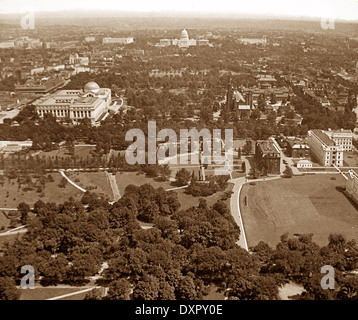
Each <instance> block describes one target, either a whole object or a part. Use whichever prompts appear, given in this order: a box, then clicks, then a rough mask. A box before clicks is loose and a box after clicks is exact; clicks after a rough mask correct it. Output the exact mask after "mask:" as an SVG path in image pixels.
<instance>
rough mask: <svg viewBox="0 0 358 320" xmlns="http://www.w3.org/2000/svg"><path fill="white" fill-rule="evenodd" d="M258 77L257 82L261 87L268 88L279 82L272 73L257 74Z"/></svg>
mask: <svg viewBox="0 0 358 320" xmlns="http://www.w3.org/2000/svg"><path fill="white" fill-rule="evenodd" d="M256 79H257V83H258V85H259V86H260V88H267V87H272V86H275V85H276V83H277V80H276V78H275V77H274V76H271V75H266V74H264V75H262V74H260V75H258V76H256Z"/></svg>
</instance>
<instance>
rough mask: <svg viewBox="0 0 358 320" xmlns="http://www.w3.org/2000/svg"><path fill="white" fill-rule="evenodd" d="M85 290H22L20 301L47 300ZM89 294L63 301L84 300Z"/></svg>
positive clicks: (74, 296)
mask: <svg viewBox="0 0 358 320" xmlns="http://www.w3.org/2000/svg"><path fill="white" fill-rule="evenodd" d="M82 289H83V288H53V287H51V288H35V289H26V290H24V289H20V290H21V296H20V300H46V299H50V298H54V297H58V296H62V295H64V294H68V293H72V292H76V291H81V290H82ZM86 294H87V292H85V293H82V294H78V295H73V296H70V297H67V298H63V299H61V300H83V299H84V297H85V296H86Z"/></svg>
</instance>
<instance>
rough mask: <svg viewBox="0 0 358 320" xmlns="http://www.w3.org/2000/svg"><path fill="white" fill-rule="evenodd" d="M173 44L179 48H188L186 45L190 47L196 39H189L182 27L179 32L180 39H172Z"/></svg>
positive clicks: (194, 43)
mask: <svg viewBox="0 0 358 320" xmlns="http://www.w3.org/2000/svg"><path fill="white" fill-rule="evenodd" d="M173 45H174V46H178V47H179V48H188V47H191V46H196V40H195V39H190V38H189V34H188V31H186V30H185V29H184V30H183V31H182V32H181V36H180V39H179V40H178V39H174V40H173Z"/></svg>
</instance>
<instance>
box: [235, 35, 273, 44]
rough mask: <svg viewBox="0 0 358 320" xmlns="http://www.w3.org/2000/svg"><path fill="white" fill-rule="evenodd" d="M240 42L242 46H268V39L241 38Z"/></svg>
mask: <svg viewBox="0 0 358 320" xmlns="http://www.w3.org/2000/svg"><path fill="white" fill-rule="evenodd" d="M239 42H241V43H242V44H245V45H248V44H255V45H257V44H262V45H266V44H267V40H266V37H264V38H240V39H239Z"/></svg>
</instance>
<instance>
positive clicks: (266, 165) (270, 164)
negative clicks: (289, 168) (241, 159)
mask: <svg viewBox="0 0 358 320" xmlns="http://www.w3.org/2000/svg"><path fill="white" fill-rule="evenodd" d="M255 163H256V166H257V168H258V169H259V170H260V171H262V172H264V173H266V174H280V165H281V153H280V151H279V150H278V149H277V147H276V145H275V144H274V143H273V141H270V140H259V141H257V142H256V145H255Z"/></svg>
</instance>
